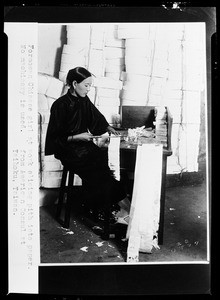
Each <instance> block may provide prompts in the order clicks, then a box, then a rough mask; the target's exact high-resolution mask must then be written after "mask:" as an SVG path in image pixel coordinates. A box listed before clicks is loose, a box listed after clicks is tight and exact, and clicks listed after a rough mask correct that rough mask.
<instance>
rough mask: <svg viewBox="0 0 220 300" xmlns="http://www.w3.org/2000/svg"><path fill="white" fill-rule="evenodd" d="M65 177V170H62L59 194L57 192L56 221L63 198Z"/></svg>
mask: <svg viewBox="0 0 220 300" xmlns="http://www.w3.org/2000/svg"><path fill="white" fill-rule="evenodd" d="M66 177H67V170H66V169H65V168H64V169H63V175H62V180H61V186H60V192H59V199H58V204H57V211H56V219H59V218H60V215H61V210H62V205H63V198H64V193H65V187H66Z"/></svg>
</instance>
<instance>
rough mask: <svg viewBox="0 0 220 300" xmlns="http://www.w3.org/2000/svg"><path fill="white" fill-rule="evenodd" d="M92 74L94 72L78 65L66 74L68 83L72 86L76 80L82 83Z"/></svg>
mask: <svg viewBox="0 0 220 300" xmlns="http://www.w3.org/2000/svg"><path fill="white" fill-rule="evenodd" d="M90 76H92V74H91V73H90V72H89V71H88V70H87V69H85V68H83V67H76V68H74V69H71V70H69V72H68V74H67V76H66V84H67V85H69V86H71V85H72V83H73V81H74V80H75V81H76V82H77V83H80V82H82V81H83V80H84V79H86V78H88V77H90Z"/></svg>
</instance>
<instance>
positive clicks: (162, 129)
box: [154, 106, 167, 147]
mask: <svg viewBox="0 0 220 300" xmlns="http://www.w3.org/2000/svg"><path fill="white" fill-rule="evenodd" d="M154 125H155V140H156V142H158V143H161V144H163V146H164V147H167V110H166V107H164V106H158V107H155V122H154Z"/></svg>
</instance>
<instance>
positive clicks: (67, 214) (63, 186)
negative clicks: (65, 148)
mask: <svg viewBox="0 0 220 300" xmlns="http://www.w3.org/2000/svg"><path fill="white" fill-rule="evenodd" d="M68 173H69V178H68V186H67V197H66V204H65V213H64V220H62V219H61V211H62V206H63V203H64V195H65V190H66V179H67V174H68ZM74 176H75V173H74V171H72V170H68V169H67V168H66V167H64V168H63V174H62V179H61V185H60V192H59V199H58V204H57V211H56V219H57V221H58V222H59V223H60V224H61V225H62V226H63V227H65V228H69V225H70V212H71V201H72V196H73V195H72V188H73V180H74Z"/></svg>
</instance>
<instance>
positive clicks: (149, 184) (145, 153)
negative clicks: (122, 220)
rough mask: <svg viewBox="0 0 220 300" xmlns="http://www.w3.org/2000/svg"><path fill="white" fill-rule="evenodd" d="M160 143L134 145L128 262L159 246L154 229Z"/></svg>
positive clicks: (157, 196) (157, 211) (158, 196)
mask: <svg viewBox="0 0 220 300" xmlns="http://www.w3.org/2000/svg"><path fill="white" fill-rule="evenodd" d="M162 151H163V147H162V145H161V144H159V145H157V144H143V145H142V146H138V148H137V156H136V165H135V174H134V187H133V195H132V201H131V210H130V221H129V225H128V229H127V235H126V236H127V238H128V239H129V241H128V248H127V262H129V263H132V262H134V263H135V262H138V261H139V252H145V253H151V251H152V249H153V248H159V246H158V242H157V231H158V228H159V216H160V195H161V179H162V153H163V152H162Z"/></svg>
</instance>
